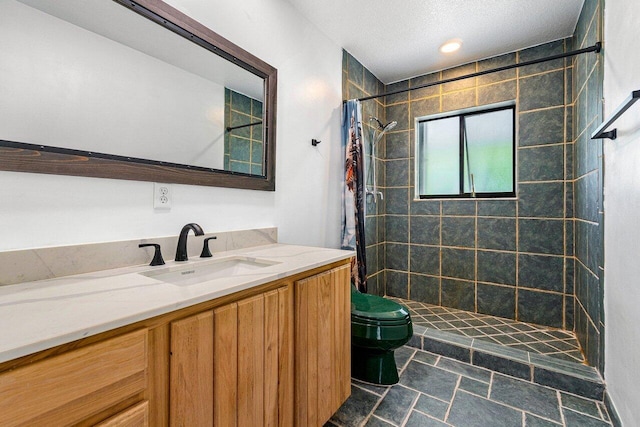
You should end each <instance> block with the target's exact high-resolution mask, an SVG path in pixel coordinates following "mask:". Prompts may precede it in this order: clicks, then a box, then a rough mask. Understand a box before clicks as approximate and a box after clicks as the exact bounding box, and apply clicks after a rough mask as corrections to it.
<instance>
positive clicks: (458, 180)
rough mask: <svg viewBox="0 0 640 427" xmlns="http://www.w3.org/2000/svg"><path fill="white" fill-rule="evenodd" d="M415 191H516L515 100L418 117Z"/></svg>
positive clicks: (445, 194)
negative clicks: (505, 103)
mask: <svg viewBox="0 0 640 427" xmlns="http://www.w3.org/2000/svg"><path fill="white" fill-rule="evenodd" d="M416 132H417V135H416V140H417V160H416V172H417V174H416V176H417V183H416V184H417V185H416V187H417V189H418V194H417V196H418V197H420V198H421V199H430V198H471V197H480V198H491V197H513V196H515V107H514V106H513V105H509V106H501V107H497V108H491V109H485V110H482V111H477V110H476V111H469V112H462V113H456V114H452V115H447V116H439V117H431V118H429V117H423V118H419V119H418V120H417V125H416Z"/></svg>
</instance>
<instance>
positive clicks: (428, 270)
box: [385, 40, 574, 329]
mask: <svg viewBox="0 0 640 427" xmlns="http://www.w3.org/2000/svg"><path fill="white" fill-rule="evenodd" d="M571 47H572V44H571V41H570V40H560V41H556V42H552V43H548V44H545V45H542V46H538V47H535V48H531V49H527V50H523V51H520V52H515V53H511V54H507V55H502V56H499V57H496V58H491V59H488V60H484V61H480V62H474V63H471V64H467V65H463V66H460V67H457V68H453V69H449V70H444V71H442V72H438V73H433V74H429V75H426V76H421V77H418V78H414V79H411V80H407V81H402V82H398V83H395V84H393V85H388V86H387V87H386V90H387V91H390V90H395V89H400V88H406V87H412V86H418V85H420V84H423V83H425V82H430V81H436V80H442V79H447V78H451V77H455V76H459V75H465V74H470V73H474V72H476V71H482V70H487V69H491V68H496V67H500V66H504V65H508V64H513V63H516V62H524V61H529V60H532V59H536V58H540V57H546V56H549V55H554V54H557V53H562V52H565V51H567V50H569V49H570V48H571ZM571 76H572V67H571V61H570V60H564V59H560V60H556V61H552V62H545V63H541V64H537V65H531V66H527V67H522V68H518V69H511V70H507V71H502V72H499V73H492V74H488V75H485V76H481V77H477V78H470V79H465V80H460V81H457V82H453V83H447V84H444V85H439V86H434V87H431V88H426V89H421V90H416V91H411V92H408V93H403V94H398V95H394V96H389V97H387V99H386V113H387V120H397V121H398V126H397V127H396V129H394V131H393V132H392V133H391V134H390V135H389V136H388V137H387V147H386V154H387V156H386V160H385V169H386V182H385V186H386V193H385V194H386V199H385V200H386V218H385V220H386V221H385V225H386V230H385V253H386V264H385V267H386V271H385V273H386V293H387V294H388V295H392V296H398V297H403V298H410V299H412V300H417V301H422V302H427V303H433V304H440V305H444V306H448V307H455V308H460V309H464V310H469V311H474V312H480V313H486V314H492V315H497V316H501V317H507V318H511V319H518V320H522V321H525V322H532V323H537V324H542V325H548V326H554V327H564V328H568V329H571V328H572V327H573V307H574V299H573V280H572V277H573V271H572V269H573V222H572V220H571V218H572V217H573V210H572V202H571V201H572V198H573V197H572V175H571V168H570V167H568V166H570V165H571V164H572V156H571V154H572V150H571V147H572V146H571V141H572V138H571V133H570V132H571V117H572V108H571V105H570V104H571V100H572V95H571V87H572V86H571ZM502 101H515V102H516V105H517V123H518V128H519V129H518V141H517V156H518V161H517V165H518V171H517V180H518V199H517V200H515V199H511V200H462V201H453V200H448V201H447V200H445V201H438V200H414V180H413V170H414V157H413V151H414V120H415V118H416V117H421V116H427V115H431V114H437V113H442V112H447V111H455V110H460V109H464V108H469V107H476V106H484V105H489V104H494V103H496V102H502ZM565 272H566V274H565Z"/></svg>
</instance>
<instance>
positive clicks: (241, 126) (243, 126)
mask: <svg viewBox="0 0 640 427" xmlns="http://www.w3.org/2000/svg"><path fill="white" fill-rule="evenodd" d="M261 124H262V122H255V123H247V124H246V125H238V126H227V132H231V131H232V130H234V129H242V128H246V127H249V126H257V125H261Z"/></svg>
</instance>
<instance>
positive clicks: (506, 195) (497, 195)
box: [414, 102, 518, 200]
mask: <svg viewBox="0 0 640 427" xmlns="http://www.w3.org/2000/svg"><path fill="white" fill-rule="evenodd" d="M503 110H511V112H512V141H511V143H512V147H511V149H512V153H513V155H512V157H511V162H512V165H511V166H512V168H513V173H512V177H511V180H512V182H511V185H512V191H510V192H507V191H505V192H487V193H480V192H476V193H475V196H472V193H465V192H464V162H465V153H464V130H465V121H464V118H466V117H468V116H474V115H478V114H485V113H492V112H496V111H503ZM453 117H459V118H461V120H459V133H458V143H459V156H458V157H459V174H460V177H459V181H460V187H459V188H460V192H459V193H458V194H420V185H419V181H420V164H421V159H422V149H421V147H420V146H421V144H420V125H421V124H422V123H425V122H430V121H435V120H442V119H450V118H453ZM516 117H517V111H516V104H515V103H514V102H507V103H500V104H493V105H485V106H480V107H473V108H468V109H464V110H457V111H450V112H447V113H442V114H432V115H429V116H422V117H416V118H415V127H414V128H415V153H416V155H415V159H414V162H415V168H414V169H415V182H414V185H415V198H416V199H417V200H436V199H468V200H478V199H513V198H516V195H517V189H516V183H517V176H516V175H517V173H518V172H517V161H516V157H517V142H516V141H517V140H516Z"/></svg>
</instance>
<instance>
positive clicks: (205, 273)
mask: <svg viewBox="0 0 640 427" xmlns="http://www.w3.org/2000/svg"><path fill="white" fill-rule="evenodd" d="M276 264H280V263H279V262H278V261H271V260H266V259H260V258H248V257H242V256H236V257H229V258H221V259H217V260H214V261H210V262H203V263H200V264H195V263H194V264H188V265H178V266H174V267H169V268H164V269H162V270H154V271H149V272H146V273H142V274H143V275H145V276H147V277H151V278H153V279H156V280H160V281H162V282H166V283H171V284H173V285H178V286H188V285H195V284H198V283H202V282H208V281H210V280H216V279H222V278H225V277H232V276H239V275H247V274H252V273H259V272H260V270H261V269H263V268H265V267H270V266H272V265H276Z"/></svg>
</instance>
